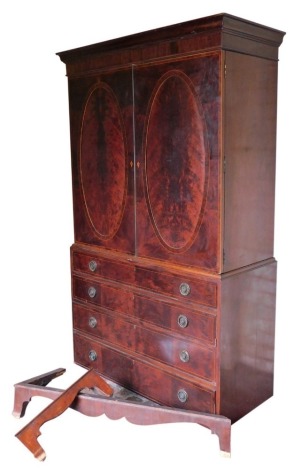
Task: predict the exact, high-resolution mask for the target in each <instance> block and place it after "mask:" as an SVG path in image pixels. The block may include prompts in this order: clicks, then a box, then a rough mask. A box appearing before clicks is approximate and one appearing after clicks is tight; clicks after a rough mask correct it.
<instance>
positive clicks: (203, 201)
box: [58, 14, 284, 422]
mask: <svg viewBox="0 0 294 470" xmlns="http://www.w3.org/2000/svg"><path fill="white" fill-rule="evenodd" d="M283 35H284V33H283V32H281V31H278V30H275V29H272V28H269V27H266V26H262V25H259V24H256V23H252V22H250V21H246V20H243V19H240V18H237V17H234V16H231V15H228V14H219V15H215V16H211V17H208V18H202V19H198V20H193V21H189V22H185V23H181V24H176V25H173V26H168V27H164V28H159V29H156V30H153V31H148V32H143V33H139V34H134V35H131V36H127V37H123V38H120V39H114V40H110V41H106V42H103V43H100V44H95V45H90V46H86V47H82V48H78V49H74V50H70V51H65V52H61V53H58V55H59V57H60V59H61V60H62V61H63V62H64V63H65V64H66V70H67V76H68V88H69V110H70V132H71V155H72V175H73V207H74V233H75V240H74V244H73V246H72V247H71V273H72V306H73V339H74V361H75V362H76V363H77V364H79V365H81V366H84V367H85V368H92V367H93V368H94V369H95V370H97V371H99V373H101V374H102V375H103V376H104V377H106V378H109V379H111V380H113V381H115V382H116V383H118V384H120V385H122V386H123V387H126V388H127V389H130V390H133V391H134V392H137V393H139V394H140V395H142V396H144V397H146V398H148V399H150V400H152V401H154V402H157V403H159V404H162V405H165V406H169V407H173V408H181V409H183V410H195V411H200V412H205V413H212V414H217V415H218V414H219V415H224V416H226V417H228V418H229V419H230V420H232V422H235V421H236V420H238V419H240V418H241V417H242V416H244V415H245V414H246V413H248V412H250V411H251V410H253V409H254V408H255V407H257V406H258V405H259V404H261V403H262V402H264V401H265V400H267V399H268V398H269V397H271V396H272V394H273V369H274V336H275V290H276V261H275V258H274V257H273V240H274V202H275V146H276V105H277V66H278V49H279V46H280V44H281V42H282V39H283Z"/></svg>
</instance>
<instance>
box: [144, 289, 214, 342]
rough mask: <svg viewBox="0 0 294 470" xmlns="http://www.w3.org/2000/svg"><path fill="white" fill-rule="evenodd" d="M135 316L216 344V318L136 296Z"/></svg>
mask: <svg viewBox="0 0 294 470" xmlns="http://www.w3.org/2000/svg"><path fill="white" fill-rule="evenodd" d="M135 315H136V316H137V317H138V318H140V319H141V320H144V321H147V322H150V323H152V324H154V325H158V326H160V327H162V328H165V329H168V330H171V331H174V332H176V333H180V334H183V335H185V336H187V337H188V336H190V337H192V338H196V339H199V340H201V341H205V342H209V343H211V344H215V317H214V316H213V315H209V314H204V313H201V312H195V311H193V310H189V309H187V308H185V307H175V306H173V305H170V304H168V303H166V302H158V301H156V300H153V299H148V298H146V297H143V296H139V295H135Z"/></svg>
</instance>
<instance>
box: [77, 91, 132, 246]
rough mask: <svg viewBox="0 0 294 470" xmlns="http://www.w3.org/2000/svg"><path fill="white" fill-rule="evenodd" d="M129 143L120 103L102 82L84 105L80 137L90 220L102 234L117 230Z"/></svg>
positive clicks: (123, 191) (84, 195) (107, 234)
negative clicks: (126, 139) (127, 145)
mask: <svg viewBox="0 0 294 470" xmlns="http://www.w3.org/2000/svg"><path fill="white" fill-rule="evenodd" d="M126 165H127V161H126V144H125V138H124V127H123V120H122V115H121V111H120V107H119V103H118V101H117V99H116V96H115V94H114V93H113V91H112V89H111V88H110V87H109V86H108V85H107V84H105V83H103V82H99V83H98V84H97V85H96V86H95V87H94V89H93V90H91V92H90V94H89V96H88V98H87V102H86V105H85V110H84V115H83V121H82V128H81V140H80V177H81V185H82V191H83V197H84V204H85V207H86V210H87V215H88V217H89V220H90V223H91V225H92V227H93V229H94V230H95V232H96V233H97V235H98V237H99V238H102V239H103V238H104V239H111V238H113V237H114V235H115V234H116V232H117V230H118V228H119V226H120V223H121V219H122V216H123V212H124V206H125V202H126V187H127V172H126Z"/></svg>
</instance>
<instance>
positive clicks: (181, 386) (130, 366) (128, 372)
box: [74, 333, 215, 413]
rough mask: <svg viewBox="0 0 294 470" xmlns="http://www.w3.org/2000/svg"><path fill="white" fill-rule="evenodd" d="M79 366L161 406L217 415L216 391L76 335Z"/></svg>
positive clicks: (75, 342) (75, 347) (75, 343)
mask: <svg viewBox="0 0 294 470" xmlns="http://www.w3.org/2000/svg"><path fill="white" fill-rule="evenodd" d="M74 358H75V362H76V363H77V364H80V365H82V366H84V367H86V368H92V367H93V368H94V369H95V370H97V371H98V372H99V373H101V374H102V375H104V376H106V377H108V378H110V379H112V380H114V381H115V382H117V383H119V384H120V385H122V386H123V387H125V388H128V389H129V390H132V391H134V392H136V393H139V394H140V395H142V396H145V397H147V398H149V399H151V400H154V401H156V402H158V403H160V404H162V405H166V406H171V407H177V408H183V409H188V410H195V411H202V412H206V413H214V412H215V392H214V390H209V389H205V388H201V387H200V386H199V385H196V384H195V383H193V382H190V381H188V380H184V379H182V378H181V377H178V376H176V374H170V373H168V372H166V371H164V370H161V369H160V368H159V367H156V366H154V365H153V364H152V365H151V364H147V363H146V362H143V361H141V360H140V359H139V358H135V357H132V356H128V355H126V354H124V353H123V352H121V351H118V350H115V349H112V348H111V347H107V346H105V345H102V344H100V343H99V341H96V340H92V339H89V338H87V337H84V336H83V335H80V334H78V333H75V334H74Z"/></svg>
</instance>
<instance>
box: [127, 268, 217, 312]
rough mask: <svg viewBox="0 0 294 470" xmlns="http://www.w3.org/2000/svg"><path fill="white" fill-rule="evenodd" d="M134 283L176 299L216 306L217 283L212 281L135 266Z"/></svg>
mask: <svg viewBox="0 0 294 470" xmlns="http://www.w3.org/2000/svg"><path fill="white" fill-rule="evenodd" d="M136 285H137V286H139V287H143V288H145V289H150V290H152V291H154V292H158V293H161V294H165V295H170V296H171V297H175V298H177V299H181V300H183V299H187V300H191V301H193V302H197V303H199V304H201V305H206V306H209V307H216V306H217V284H216V283H215V282H213V281H204V280H202V279H195V278H190V277H188V276H179V275H173V274H169V273H165V272H159V271H153V270H150V269H145V268H140V267H137V268H136Z"/></svg>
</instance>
